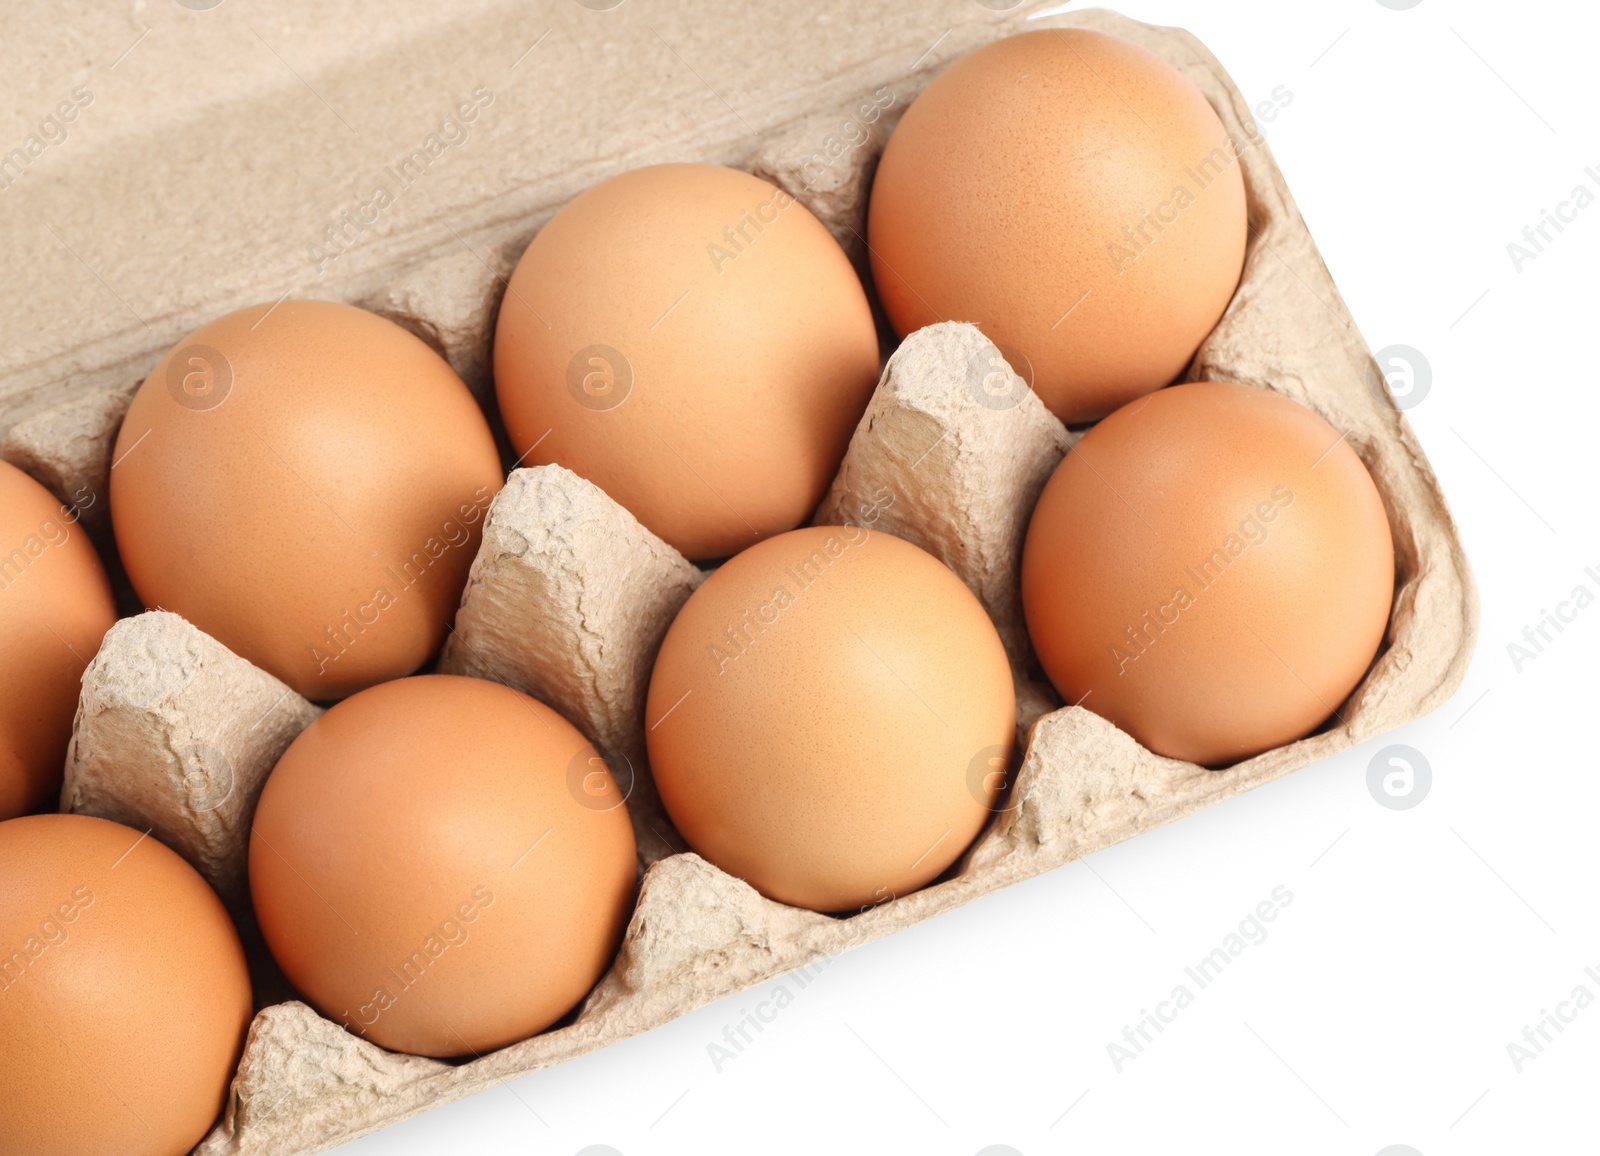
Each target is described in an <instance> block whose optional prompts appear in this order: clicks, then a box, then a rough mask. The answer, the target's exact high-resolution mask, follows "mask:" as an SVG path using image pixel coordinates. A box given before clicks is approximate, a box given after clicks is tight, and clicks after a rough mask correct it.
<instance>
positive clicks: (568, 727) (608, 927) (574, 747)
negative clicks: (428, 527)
mask: <svg viewBox="0 0 1600 1156" xmlns="http://www.w3.org/2000/svg"><path fill="white" fill-rule="evenodd" d="M634 852H635V848H634V842H633V827H632V825H631V824H630V823H629V820H628V812H627V809H626V806H625V802H624V798H623V795H622V792H621V791H620V790H619V789H618V787H617V784H616V783H615V782H614V781H613V780H612V778H611V774H610V772H609V770H608V769H607V768H606V765H605V762H604V761H603V760H602V759H601V758H600V757H599V756H598V755H597V754H596V753H595V750H594V748H593V747H592V746H590V745H589V743H588V741H587V740H585V739H584V737H583V736H582V735H581V734H580V733H579V732H578V731H577V729H576V728H575V727H573V726H572V724H571V723H569V722H567V721H566V720H565V719H563V718H562V717H561V716H560V715H559V714H557V713H556V712H555V711H553V710H551V709H550V708H549V707H547V706H545V705H544V704H543V703H540V702H538V701H537V700H535V699H532V698H530V697H528V696H527V695H525V694H521V693H519V692H517V691H514V690H511V689H509V688H507V687H504V686H500V685H499V684H497V683H492V682H484V681H481V680H479V679H472V678H462V677H459V676H456V675H424V676H419V677H416V678H408V679H401V680H399V681H397V682H389V683H385V684H383V685H382V686H377V687H373V688H372V689H371V690H366V691H362V692H361V693H360V694H357V695H353V696H352V697H350V698H348V699H346V700H345V701H344V702H342V703H339V704H338V705H336V706H335V707H333V709H331V710H330V711H328V713H327V714H325V715H323V716H321V717H320V718H318V719H317V721H316V722H314V723H312V724H311V726H310V727H308V728H307V729H306V730H305V731H304V732H302V733H301V735H300V736H299V737H298V738H297V739H295V741H294V742H293V743H292V744H291V745H290V746H289V749H288V750H287V751H285V752H284V755H283V757H282V759H280V760H279V762H278V765H277V766H276V767H275V768H274V769H273V771H272V774H271V776H270V777H269V778H268V780H267V785H266V788H265V789H264V790H263V791H262V794H261V801H260V804H259V805H258V807H257V809H256V814H255V821H254V825H253V828H252V831H251V838H250V893H251V896H252V898H253V899H254V901H255V909H256V916H257V918H258V919H259V920H260V923H261V930H262V932H263V934H264V935H265V936H266V940H267V945H268V946H269V947H270V948H271V950H272V954H273V957H274V958H275V959H276V960H277V961H278V964H279V965H280V966H281V967H282V968H283V971H284V974H285V975H287V976H288V977H289V980H290V982H292V983H293V984H294V985H295V987H297V988H298V989H299V990H300V991H301V993H302V994H303V995H304V996H305V997H306V998H307V999H308V1000H309V1001H310V1002H311V1003H312V1004H314V1005H315V1006H316V1007H317V1009H318V1010H320V1011H321V1012H322V1013H323V1014H324V1015H326V1016H327V1017H328V1018H329V1019H332V1020H333V1021H335V1022H336V1023H340V1024H343V1025H344V1026H345V1027H346V1028H347V1029H348V1030H350V1031H352V1032H354V1033H356V1034H357V1035H360V1036H364V1037H365V1038H367V1039H369V1040H371V1041H372V1042H373V1043H376V1044H379V1045H381V1046H382V1047H386V1048H389V1049H392V1050H394V1051H401V1052H411V1053H414V1054H417V1055H428V1056H441V1057H449V1056H472V1055H476V1054H481V1053H483V1052H487V1051H490V1050H492V1049H494V1048H498V1047H502V1046H504V1045H506V1044H509V1043H513V1042H515V1041H516V1040H520V1039H523V1038H525V1037H527V1036H531V1035H533V1034H534V1033H536V1032H538V1031H540V1030H542V1029H544V1028H546V1027H548V1026H549V1025H550V1024H551V1023H553V1022H555V1021H556V1020H557V1019H559V1018H561V1016H563V1015H565V1014H566V1013H567V1012H568V1011H569V1010H571V1008H572V1007H573V1005H575V1004H576V1003H577V1002H578V1001H579V1000H581V999H582V998H583V997H584V995H585V994H586V993H587V992H588V991H589V989H590V988H591V987H593V986H594V984H595V982H596V981H597V980H598V979H599V978H600V976H601V975H602V974H603V973H604V972H605V970H606V968H607V967H609V966H610V963H611V958H612V955H613V953H614V952H615V951H616V947H617V944H618V942H619V940H620V938H621V935H622V930H623V927H624V926H625V925H626V923H627V920H628V916H629V914H630V912H631V911H632V906H633V898H634V884H635V877H636V874H637V865H636V862H635V858H634Z"/></svg>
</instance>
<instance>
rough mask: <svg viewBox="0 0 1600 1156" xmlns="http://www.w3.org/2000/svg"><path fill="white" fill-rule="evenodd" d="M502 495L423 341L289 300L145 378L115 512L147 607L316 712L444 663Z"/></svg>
mask: <svg viewBox="0 0 1600 1156" xmlns="http://www.w3.org/2000/svg"><path fill="white" fill-rule="evenodd" d="M500 483H501V474H500V462H499V456H498V454H497V453H496V451H495V447H494V439H493V437H492V436H491V434H490V433H489V426H488V423H487V422H486V421H485V420H484V417H483V413H482V411H480V410H479V409H478V407H477V405H476V403H475V402H474V401H473V400H472V397H471V395H470V394H469V393H468V392H467V389H466V386H464V385H463V384H462V383H461V379H460V378H459V377H457V376H456V375H455V372H454V371H453V370H451V368H450V367H449V366H448V365H447V364H445V362H444V361H443V359H441V358H440V357H439V356H438V355H437V354H436V353H434V352H433V351H432V350H431V349H429V348H428V347H427V346H426V345H425V344H423V343H422V341H420V340H419V339H418V338H416V337H414V336H412V335H411V334H410V333H408V332H406V331H405V330H404V329H401V328H400V327H399V326H398V325H396V324H394V323H393V322H391V321H386V320H384V319H383V318H381V317H378V316H377V315H376V314H372V313H368V312H366V311H365V310H361V309H356V308H353V307H351V306H348V305H335V304H331V303H329V302H324V301H283V302H280V303H279V304H278V305H277V306H276V307H271V306H257V307H253V308H249V309H243V310H240V311H239V312H237V313H230V314H228V315H227V316H225V317H220V318H218V319H217V320H215V321H212V322H210V323H208V324H206V325H203V326H201V327H200V328H199V329H197V330H195V332H193V333H192V334H190V335H189V336H188V337H186V338H184V339H183V340H182V341H181V342H179V343H178V345H177V346H176V347H175V348H174V349H173V350H172V351H171V352H170V353H168V354H167V356H166V357H164V358H163V359H162V360H161V362H160V364H158V365H157V366H156V368H155V370H154V372H152V373H151V374H150V376H149V377H148V378H147V379H146V380H145V382H144V384H143V385H142V386H141V387H140V389H139V392H138V394H137V396H135V398H134V400H133V405H132V406H131V407H130V408H129V410H128V416H127V418H126V419H125V420H124V421H123V424H122V430H121V432H120V433H119V434H118V437H117V445H116V450H115V454H114V457H113V465H112V470H111V513H112V522H113V525H114V527H115V529H116V536H117V545H118V547H119V549H120V550H121V553H122V560H123V562H124V564H125V565H126V566H127V570H128V577H129V578H130V579H131V580H132V582H133V585H134V588H135V589H136V590H137V591H138V593H139V596H140V598H142V599H143V600H144V601H145V603H146V604H147V605H148V606H150V607H152V608H159V609H163V610H170V611H173V612H175V613H177V614H181V615H182V616H183V617H184V618H186V619H188V620H189V621H190V622H192V623H194V625H196V626H198V627H199V628H200V629H202V630H204V631H205V632H206V633H207V634H210V635H211V636H212V637H214V638H216V639H217V640H218V641H219V642H221V643H223V644H224V645H226V646H227V647H228V648H229V649H231V650H232V651H234V653H236V654H238V655H240V656H241V657H243V658H247V659H249V660H250V661H251V662H253V663H255V664H256V665H257V666H259V667H261V668H262V669H264V670H266V671H267V672H268V673H270V674H273V675H275V676H277V677H278V678H281V679H282V680H283V681H284V682H286V683H288V684H289V685H290V686H292V687H293V688H294V689H295V690H296V691H298V692H299V693H300V694H302V695H305V696H306V697H307V698H311V699H318V700H327V699H336V698H340V697H343V696H344V695H347V694H349V693H351V692H352V691H355V690H359V689H360V688H362V687H365V686H370V685H372V684H373V683H376V682H380V681H382V680H384V679H388V678H395V677H398V676H400V675H404V674H408V673H410V672H411V671H414V670H416V669H417V668H418V667H419V666H421V665H422V664H423V663H424V662H426V661H427V660H428V659H429V658H430V657H431V656H432V655H433V654H434V653H435V652H436V651H437V650H438V648H439V645H440V643H441V642H442V641H443V639H444V634H445V631H446V629H447V627H448V623H449V622H450V619H451V617H452V615H453V614H454V612H455V608H456V604H457V602H458V601H459V599H460V596H461V589H462V587H463V585H465V583H466V578H467V570H468V568H469V567H470V566H471V564H472V558H473V555H474V554H475V553H476V551H477V548H478V540H479V536H480V534H481V531H482V523H483V512H484V511H485V510H486V509H487V508H488V504H489V501H490V499H491V498H492V497H493V496H494V494H495V492H496V491H497V490H498V489H499V488H500Z"/></svg>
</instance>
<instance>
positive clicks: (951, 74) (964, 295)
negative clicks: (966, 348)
mask: <svg viewBox="0 0 1600 1156" xmlns="http://www.w3.org/2000/svg"><path fill="white" fill-rule="evenodd" d="M1249 143H1250V142H1249V141H1235V140H1233V139H1231V138H1230V137H1229V135H1228V133H1227V131H1226V130H1225V129H1224V128H1223V126H1222V122H1221V121H1220V120H1218V118H1217V114H1216V113H1215V112H1214V111H1213V110H1212V108H1211V106H1210V105H1209V104H1207V103H1206V99H1205V97H1203V96H1202V95H1201V94H1200V92H1199V90H1197V89H1196V88H1195V87H1194V85H1192V84H1191V83H1189V81H1188V80H1187V79H1185V78H1184V76H1183V75H1182V74H1181V73H1179V72H1178V71H1177V70H1176V69H1175V68H1173V67H1172V66H1171V65H1169V64H1167V63H1166V62H1165V61H1163V60H1161V59H1160V58H1159V57H1157V56H1156V55H1155V54H1153V53H1151V52H1149V51H1148V50H1146V49H1144V48H1141V47H1139V46H1138V45H1136V44H1133V43H1130V42H1129V41H1126V40H1122V39H1120V38H1118V37H1115V36H1107V35H1105V34H1103V33H1099V32H1090V31H1086V30H1082V29H1047V30H1044V31H1039V32H1028V33H1024V34H1022V35H1020V36H1012V37H1009V38H1007V39H1005V40H999V41H996V42H995V43H993V44H990V45H987V46H985V47H983V48H980V49H978V50H977V51H976V52H973V53H971V54H970V55H968V56H966V57H964V58H962V59H961V60H959V61H957V62H956V63H955V64H953V65H951V66H950V67H949V68H948V69H946V70H945V71H944V72H943V73H942V74H941V75H940V76H938V77H937V78H936V79H935V80H934V81H933V83H932V84H930V85H928V87H927V89H926V90H925V91H924V92H923V93H922V95H921V96H919V97H918V98H917V99H916V101H915V102H914V103H913V104H912V105H911V107H910V108H908V109H907V110H906V114H905V116H904V117H903V118H902V119H901V121H900V124H899V125H898V126H897V127H896V129H895V131H894V134H893V136H891V137H890V139H889V143H888V146H887V147H886V148H885V150H884V154H883V160H882V162H881V163H880V164H879V166H878V172H877V176H876V177H875V178H874V182H873V186H872V201H871V205H870V209H869V219H868V241H869V243H870V246H871V260H872V273H873V278H874V280H875V281H876V282H877V286H878V294H879V296H880V297H881V298H882V300H883V305H884V309H885V310H886V311H887V312H888V315H889V318H890V320H891V321H892V322H893V323H894V327H895V329H896V330H897V331H898V332H899V333H900V335H901V336H905V335H906V334H908V333H910V332H911V331H913V330H915V329H921V328H922V327H923V326H926V325H931V324H932V323H934V322H936V321H971V322H975V323H977V324H978V325H979V326H980V327H981V328H982V329H983V331H984V333H985V335H987V336H988V337H989V338H990V340H992V341H994V342H996V343H998V344H999V345H1000V346H1001V347H1002V348H1003V349H1004V350H1005V351H1006V353H1007V356H1008V357H1009V358H1010V359H1011V361H1012V362H1013V364H1014V365H1015V367H1016V368H1017V371H1018V372H1019V373H1021V374H1022V375H1023V376H1024V377H1025V378H1030V379H1031V384H1032V385H1033V388H1034V390H1035V391H1036V392H1037V393H1038V394H1039V397H1040V400H1042V401H1043V402H1044V403H1045V405H1047V406H1048V407H1049V408H1050V410H1051V411H1052V412H1053V413H1054V414H1055V415H1056V416H1057V417H1059V418H1061V419H1062V420H1063V421H1067V422H1082V421H1088V420H1091V419H1094V418H1098V417H1102V416H1104V415H1105V414H1107V413H1109V412H1111V410H1113V409H1115V408H1116V407H1117V406H1119V405H1121V404H1122V403H1123V402H1126V401H1129V400H1130V399H1132V398H1135V397H1138V396H1139V395H1141V394H1144V393H1149V392H1150V391H1151V390H1153V389H1157V388H1159V387H1161V386H1163V385H1166V384H1167V383H1168V382H1171V381H1172V380H1174V379H1175V378H1177V377H1178V376H1180V375H1181V374H1182V372H1183V369H1184V367H1185V366H1186V365H1187V364H1188V362H1189V360H1190V359H1191V358H1192V357H1193V356H1194V353H1195V350H1196V348H1197V347H1198V346H1199V344H1200V342H1201V341H1202V340H1204V338H1205V337H1206V335H1207V334H1208V333H1210V332H1211V330H1212V328H1213V327H1214V326H1215V325H1216V323H1217V320H1218V318H1220V317H1221V316H1222V312H1223V310H1224V309H1225V308H1226V307H1227V305H1228V302H1229V300H1230V299H1231V298H1232V296H1233V291H1234V288H1235V286H1237V285H1238V283H1239V275H1240V272H1241V270H1242V268H1243V265H1244V252H1245V230H1246V218H1245V196H1244V181H1243V178H1242V176H1241V174H1240V171H1239V163H1238V155H1239V150H1240V149H1242V148H1245V147H1248V145H1249Z"/></svg>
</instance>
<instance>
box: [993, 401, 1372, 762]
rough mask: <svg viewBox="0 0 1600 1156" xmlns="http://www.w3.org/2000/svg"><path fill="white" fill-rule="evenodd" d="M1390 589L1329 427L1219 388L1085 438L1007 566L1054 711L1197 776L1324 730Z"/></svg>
mask: <svg viewBox="0 0 1600 1156" xmlns="http://www.w3.org/2000/svg"><path fill="white" fill-rule="evenodd" d="M1394 584H1395V569H1394V544H1393V540H1392V539H1391V537H1390V533H1389V523H1388V519H1387V517H1386V516H1385V514H1384V508H1383V499H1382V498H1381V497H1380V496H1379V494H1378V490H1377V487H1376V486H1375V485H1373V482H1372V478H1371V476H1370V475H1369V474H1368V473H1367V470H1366V467H1365V466H1364V465H1362V463H1361V459H1360V458H1359V457H1357V456H1356V453H1355V451H1354V450H1353V449H1351V448H1350V445H1349V444H1348V443H1347V442H1346V441H1345V440H1344V439H1343V438H1341V437H1340V434H1339V431H1338V430H1336V429H1334V428H1333V426H1331V425H1329V424H1328V423H1327V422H1326V421H1324V420H1323V419H1322V418H1321V417H1319V416H1317V415H1316V414H1315V413H1313V412H1312V411H1311V410H1309V409H1307V408H1305V407H1304V406H1302V405H1300V404H1299V403H1297V402H1295V401H1292V400H1290V399H1289V398H1286V397H1284V396H1282V395H1281V394H1276V393H1272V392H1269V391H1267V390H1264V389H1256V388H1252V387H1250V386H1244V385H1235V384H1231V383H1224V382H1196V383H1193V384H1189V385H1177V386H1173V387H1172V388H1171V389H1165V390H1162V391H1161V392H1159V393H1155V394H1152V395H1151V396H1149V397H1147V398H1142V399H1140V400H1138V401H1135V402H1130V403H1129V404H1128V405H1126V406H1124V407H1123V408H1122V409H1120V410H1118V411H1117V412H1116V413H1114V414H1112V415H1111V416H1110V417H1108V418H1106V419H1105V420H1104V421H1102V422H1101V423H1100V424H1099V425H1097V426H1095V427H1094V428H1093V429H1091V430H1090V431H1089V432H1088V433H1087V434H1085V435H1084V437H1083V438H1082V440H1080V441H1079V442H1078V444H1077V445H1076V446H1075V447H1073V449H1072V452H1071V453H1069V454H1068V455H1067V456H1066V457H1065V458H1064V459H1062V462H1061V465H1060V466H1058V467H1057V469H1056V472H1055V474H1054V475H1052V477H1051V479H1050V481H1049V482H1048V483H1047V484H1046V486H1045V488H1044V492H1043V494H1042V495H1041V496H1040V499H1039V504H1038V507H1037V508H1036V509H1035V510H1034V513H1033V519H1032V521H1031V523H1030V524H1029V527H1028V536H1027V541H1026V545H1025V547H1024V550H1023V556H1022V600H1023V609H1024V611H1025V613H1026V616H1027V621H1028V631H1029V634H1030V635H1031V637H1032V639H1033V645H1034V649H1035V650H1036V651H1037V652H1038V655H1039V661H1040V662H1041V663H1042V664H1043V666H1044V669H1045V671H1046V672H1047V673H1048V674H1049V676H1050V681H1051V682H1052V683H1054V684H1055V687H1056V689H1057V690H1058V691H1060V693H1061V696H1062V697H1063V698H1064V699H1066V701H1068V702H1071V703H1077V702H1081V703H1082V704H1083V705H1084V706H1085V707H1086V708H1088V709H1089V710H1092V711H1095V712H1096V713H1098V714H1100V715H1102V716H1104V717H1105V718H1108V719H1110V720H1111V721H1112V722H1114V723H1116V724H1117V725H1118V726H1119V727H1121V728H1122V729H1123V730H1125V731H1127V732H1128V733H1129V734H1131V735H1132V736H1133V737H1134V738H1136V739H1138V740H1139V741H1140V742H1141V743H1143V744H1144V745H1145V746H1146V747H1147V748H1149V749H1150V750H1152V751H1154V752H1156V753H1157V754H1161V755H1167V756H1169V757H1172V758H1178V759H1187V760H1190V761H1192V762H1196V763H1201V764H1203V765H1207V766H1221V765H1226V764H1229V763H1233V762H1236V761H1238V760H1240V759H1244V758H1248V757H1249V756H1251V755H1255V754H1259V753H1260V752H1262V751H1265V750H1268V749H1270V748H1273V747H1277V746H1281V745H1283V744H1284V743H1288V742H1292V741H1293V740H1295V739H1298V738H1301V737H1303V736H1304V735H1306V734H1308V733H1310V732H1311V731H1313V730H1315V729H1316V728H1317V727H1318V726H1319V725H1320V724H1321V723H1323V722H1324V721H1325V720H1327V719H1328V718H1330V716H1333V715H1335V714H1336V712H1337V711H1338V709H1339V706H1340V704H1341V703H1343V702H1344V700H1345V698H1346V697H1348V695H1349V694H1350V692H1351V691H1352V690H1354V689H1355V687H1356V684H1357V683H1359V682H1360V681H1361V679H1362V678H1363V677H1364V676H1365V674H1366V672H1367V669H1368V668H1369V667H1370V666H1371V665H1372V661H1373V658H1374V656H1375V655H1376V652H1377V649H1378V646H1379V644H1380V643H1381V642H1382V640H1383V636H1384V631H1385V628H1386V626H1387V623H1388V620H1389V608H1390V603H1391V601H1392V599H1393V594H1394Z"/></svg>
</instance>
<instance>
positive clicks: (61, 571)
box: [0, 462, 117, 819]
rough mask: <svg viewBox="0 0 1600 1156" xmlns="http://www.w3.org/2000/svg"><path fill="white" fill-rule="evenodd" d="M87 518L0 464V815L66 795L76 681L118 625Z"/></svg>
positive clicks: (20, 811) (6, 816)
mask: <svg viewBox="0 0 1600 1156" xmlns="http://www.w3.org/2000/svg"><path fill="white" fill-rule="evenodd" d="M82 499H83V500H86V501H93V496H92V495H88V494H85V495H82ZM81 512H82V511H81V509H80V508H79V507H78V506H64V505H62V504H61V503H60V502H59V501H57V500H56V499H55V497H54V496H53V495H52V494H51V493H50V491H49V490H47V489H45V488H44V487H43V486H41V485H40V484H39V483H38V482H36V481H34V480H33V479H32V478H30V477H29V476H28V475H27V474H25V473H23V472H22V471H21V470H19V469H17V468H16V467H15V466H13V465H10V464H8V463H6V462H0V819H10V818H14V817H15V816H17V815H21V814H25V813H26V812H28V811H31V810H33V809H34V808H36V807H38V806H40V805H41V804H43V803H45V802H46V801H47V800H50V799H52V798H53V797H54V796H55V795H57V794H59V793H60V791H61V771H62V764H63V762H64V761H65V759H66V756H67V740H68V739H69V738H71V737H72V716H73V714H74V713H75V712H76V711H77V709H78V679H79V677H80V676H81V675H82V674H83V671H84V668H85V667H86V666H88V665H89V660H90V659H92V658H93V657H94V655H95V651H97V650H99V649H100V640H101V638H103V637H104V636H105V632H106V631H107V630H110V629H111V626H112V624H113V623H115V622H116V620H117V610H116V605H115V603H114V602H113V600H112V597H111V586H110V583H108V582H107V581H106V572H105V568H104V567H103V566H102V565H101V564H100V555H99V554H97V553H95V549H94V545H93V544H92V543H91V542H90V541H89V538H88V535H86V534H85V533H84V532H83V529H82V527H80V526H79V525H78V518H79V516H80V514H81Z"/></svg>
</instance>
